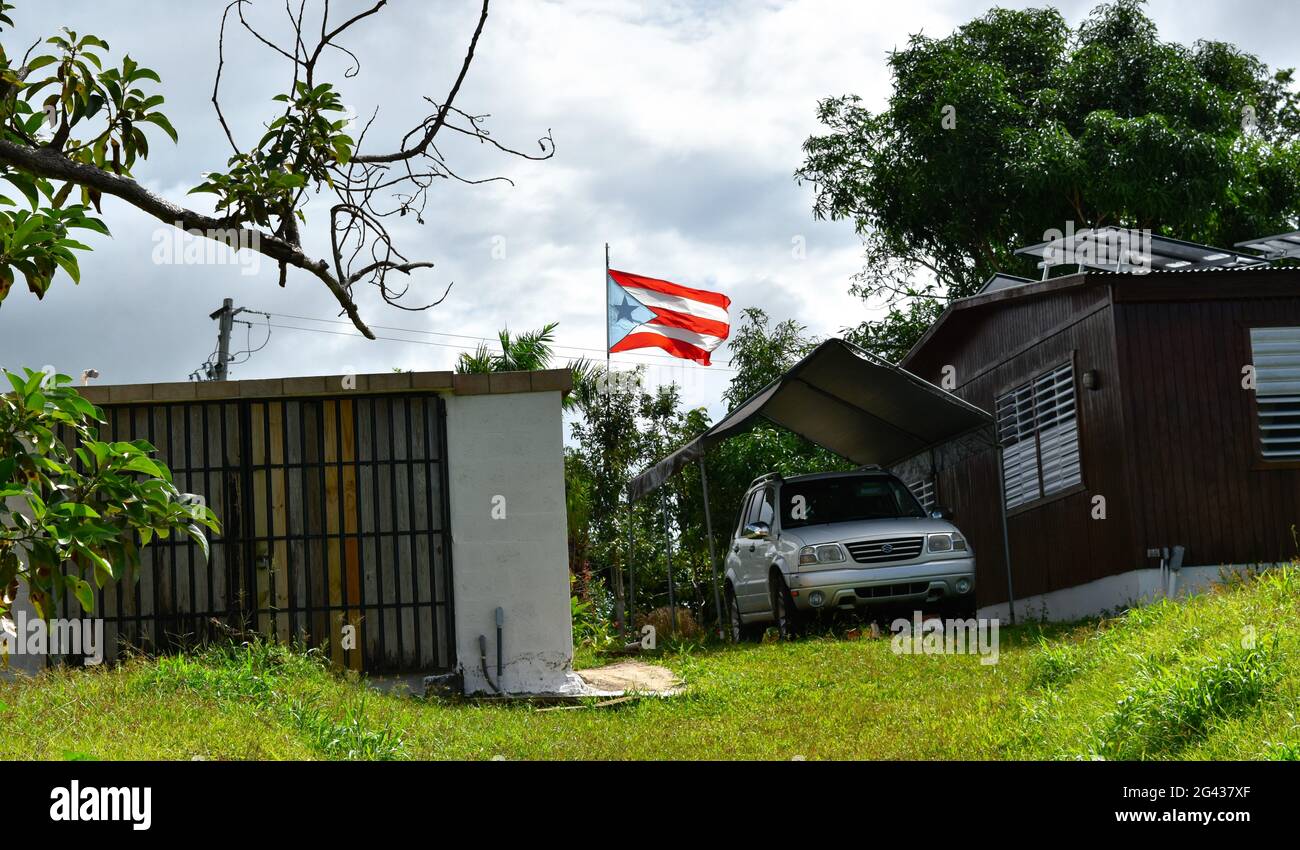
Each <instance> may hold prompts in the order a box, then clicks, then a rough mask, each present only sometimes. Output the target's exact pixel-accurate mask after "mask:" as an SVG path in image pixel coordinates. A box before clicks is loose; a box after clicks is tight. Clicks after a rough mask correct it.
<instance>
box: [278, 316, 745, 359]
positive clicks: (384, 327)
mask: <svg viewBox="0 0 1300 850" xmlns="http://www.w3.org/2000/svg"><path fill="white" fill-rule="evenodd" d="M264 315H270V316H274V317H277V318H281V319H296V320H298V321H303V322H321V323H324V324H331V325H347V326H349V327H351V326H352V323H351V322H348V321H343V320H341V319H317V318H315V317H313V316H294V315H291V314H289V313H269V314H264ZM276 327H289V326H288V325H276ZM371 327H372V328H377V329H379V330H386V331H398V332H400V333H409V334H425V335H427V336H443V337H449V338H452V339H468V340H473V341H475V342H487V343H491V344H494V345H495V344H498V341H497V340H495V339H493V338H491V337H485V336H472V335H469V334H454V333H447V332H446V331H426V330H419V329H416V328H399V327H394V326H392V325H371ZM295 330H302V331H315V330H318V329H316V328H302V327H299V328H295ZM321 332H322V333H335V334H337V335H339V336H361V334H357V333H340V332H338V331H323V330H322V331H321ZM376 339H384V340H391V341H395V342H418V341H417V340H407V339H401V338H399V337H376ZM419 344H428V345H440V346H442V347H444V348H459V349H460V350H461V351H469V350H471V349H466V348H463V347H459V346H454V345H450V344H447V343H419ZM554 347H555V348H563V349H567V350H569V351H586V352H591V353H594V354H604V353H605V350H604V349H603V348H587V347H584V346H580V345H565V344H563V343H555V344H554ZM624 353H625V354H628V355H631V356H635V357H649V358H653V359H655V360H663V361H666V362H665V363H664V364H662V365H672V366H677V367H681V368H699V369H704V368H707V369H710V370H712V371H715V372H735V371H737V370H736V369H729V368H726V367H724V366H707V367H705V366H696V367H691V366H686V365H685V364H684V363H683V362H682V360H681V358H678V357H669V356H666V355H662V354H638V353H636V352H631V351H629V352H624ZM614 362H616V363H623V364H627V365H634V366H651V365H661V364H651V363H642V362H639V361H635V360H615V361H614ZM726 362H727V363H728V364H729V363H730V362H731V361H729V360H728V361H726Z"/></svg>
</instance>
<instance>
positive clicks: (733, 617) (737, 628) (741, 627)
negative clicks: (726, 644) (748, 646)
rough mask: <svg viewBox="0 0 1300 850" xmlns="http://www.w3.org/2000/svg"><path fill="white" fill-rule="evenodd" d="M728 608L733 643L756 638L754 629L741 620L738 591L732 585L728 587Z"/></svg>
mask: <svg viewBox="0 0 1300 850" xmlns="http://www.w3.org/2000/svg"><path fill="white" fill-rule="evenodd" d="M724 601H725V604H726V606H727V632H728V634H729V637H730V638H731V642H732V643H740V642H741V641H746V640H750V639H751V638H752V637H753V636H754V627H753V626H752V625H747V624H746V623H745V622H744V621H743V620H741V619H740V606H739V605H738V604H737V603H736V590H735V588H733V587H732V586H731V585H730V584H728V585H727V594H726V597H725V600H724Z"/></svg>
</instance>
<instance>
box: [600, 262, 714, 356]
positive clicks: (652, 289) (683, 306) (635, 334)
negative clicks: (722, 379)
mask: <svg viewBox="0 0 1300 850" xmlns="http://www.w3.org/2000/svg"><path fill="white" fill-rule="evenodd" d="M606 284H607V286H608V287H609V301H608V303H609V350H610V351H611V352H616V351H631V350H632V349H634V348H662V349H663V350H664V351H667V352H668V353H669V354H671V355H673V356H674V357H681V358H683V359H685V360H694V361H695V362H696V363H700V364H702V365H704V366H708V365H709V353H710V352H711V351H713V349H715V348H717V347H718V346H719V345H721V344H722V341H723V340H725V339H726V338H727V334H729V333H730V332H731V321H730V319H729V317H728V316H727V308H728V307H730V306H731V299H730V298H728V297H727V296H725V295H723V294H722V293H721V292H709V291H708V290H707V289H691V288H690V287H688V286H682V285H680V284H676V283H669V282H668V281H666V280H657V279H656V278H653V277H642V276H641V275H639V274H630V273H628V272H620V271H615V270H614V269H610V270H609V277H608V280H607V282H606Z"/></svg>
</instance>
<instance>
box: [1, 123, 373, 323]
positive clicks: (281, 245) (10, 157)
mask: <svg viewBox="0 0 1300 850" xmlns="http://www.w3.org/2000/svg"><path fill="white" fill-rule="evenodd" d="M0 163H4V164H6V165H11V166H13V167H15V168H18V169H21V170H23V171H26V172H28V173H31V174H36V175H39V176H41V177H44V178H47V179H50V180H63V181H67V182H69V183H73V184H75V185H78V186H85V187H86V188H89V189H94V190H96V191H99V192H102V193H103V194H105V195H112V196H114V197H116V198H121V199H122V200H123V201H126V202H127V203H128V204H130V205H131V206H133V207H135V208H136V209H138V210H141V211H142V212H146V213H148V214H149V215H151V216H153V217H154V218H156V219H158V220H159V221H161V222H163V223H164V224H169V225H172V226H174V227H180V228H182V229H185V230H197V231H199V232H200V233H202V234H203V235H204V236H206V237H207V238H209V239H213V240H215V241H218V242H222V243H224V244H226V245H230V240H231V237H232V236H233V237H234V238H235V239H236V240H238V241H237V242H236V244H235V245H233V246H231V247H247V248H250V249H252V250H254V251H257V252H258V253H259V254H262V255H264V256H267V257H270V258H271V259H273V260H275V261H277V262H279V263H283V264H285V265H290V266H293V267H295V268H299V269H303V270H304V271H308V272H311V273H312V274H314V275H315V276H316V277H317V278H319V279H320V280H321V282H323V283H324V284H325V286H326V287H327V288H328V289H329V291H330V292H331V293H333V294H334V297H335V298H336V299H338V302H339V306H340V307H342V308H343V312H344V313H346V314H347V316H348V318H349V319H351V320H352V324H354V325H356V327H357V330H359V331H361V333H363V334H364V335H365V336H366V337H368V338H370V339H374V338H375V334H374V332H373V331H371V330H370V328H368V327H367V326H366V323H365V322H363V321H362V320H361V315H360V313H359V312H358V310H357V305H356V303H355V302H354V301H353V300H352V295H351V293H350V292H349V290H348V287H347V285H345V284H343V283H340V282H339V281H338V279H336V278H335V277H334V275H332V274H331V273H330V268H329V263H328V262H326V261H325V260H317V259H314V258H312V257H309V256H307V255H306V254H305V253H303V251H302V249H300V248H298V247H297V246H296V245H293V244H291V243H290V242H289V241H288V240H285V239H282V238H280V237H279V236H275V235H274V234H270V233H264V232H262V231H261V230H257V229H256V228H249V227H243V226H241V225H239V224H238V223H237V222H232V221H230V220H227V219H222V218H217V217H215V216H210V215H206V214H204V213H200V212H195V211H194V210H190V209H186V208H185V207H182V206H180V205H178V204H175V203H172V202H171V201H169V200H167V199H166V198H162V197H159V196H158V195H155V194H153V193H152V192H150V191H149V190H148V189H146V188H144V187H143V186H141V185H140V184H139V183H137V182H135V181H134V180H132V179H131V178H129V177H121V176H119V175H117V174H113V173H111V172H108V171H103V170H101V169H99V168H95V167H94V166H90V165H83V164H82V163H79V162H73V161H72V160H70V159H68V158H67V157H65V156H63V155H62V154H61V153H59V152H57V151H53V150H49V149H45V148H30V147H26V146H24V145H18V144H14V143H13V142H9V141H6V140H4V139H0ZM349 283H350V282H349Z"/></svg>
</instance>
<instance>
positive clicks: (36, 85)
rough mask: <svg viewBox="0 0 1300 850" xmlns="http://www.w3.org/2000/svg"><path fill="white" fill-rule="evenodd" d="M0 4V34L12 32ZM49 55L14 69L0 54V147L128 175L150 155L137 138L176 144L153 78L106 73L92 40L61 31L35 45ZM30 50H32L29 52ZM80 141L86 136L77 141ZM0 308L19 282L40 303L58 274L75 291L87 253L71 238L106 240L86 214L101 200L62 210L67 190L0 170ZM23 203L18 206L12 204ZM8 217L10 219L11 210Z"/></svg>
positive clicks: (129, 64) (121, 70) (86, 197)
mask: <svg viewBox="0 0 1300 850" xmlns="http://www.w3.org/2000/svg"><path fill="white" fill-rule="evenodd" d="M12 8H13V6H12V4H9V3H3V2H0V30H2V29H3V28H4V27H6V26H7V27H12V25H13V23H12V20H11V19H10V18H9V17H8V15H7V14H6V13H7V12H8V11H10V10H11V9H12ZM41 47H42V48H43V49H44V50H45V51H46V52H38V53H37V54H36V55H34V56H33V55H31V51H30V50H29V51H28V55H27V56H26V57H25V58H23V59H21V60H19V59H16V58H13V57H11V56H10V55H9V54H8V53H7V52H6V51H5V48H4V46H3V45H0V139H3V140H4V141H6V142H10V143H13V144H17V145H23V146H27V147H31V148H43V149H49V150H53V151H56V152H59V153H61V154H62V155H63V156H65V157H67V158H68V159H70V160H72V161H73V162H75V163H79V164H82V165H88V166H93V167H95V168H99V169H103V170H107V171H111V172H112V173H114V174H120V175H130V173H131V167H132V166H133V165H134V164H135V163H136V161H137V160H140V159H144V158H146V157H148V155H149V140H148V138H147V137H146V135H145V132H144V128H145V127H146V126H148V125H152V126H154V127H156V128H159V129H161V130H162V131H163V132H164V133H165V134H166V135H167V136H169V137H170V138H171V140H172V141H173V142H174V141H176V138H177V137H176V130H175V128H173V127H172V125H171V122H170V121H169V120H168V119H167V116H166V115H164V114H163V113H162V112H160V111H159V110H158V107H159V106H161V105H162V103H163V97H162V95H158V94H150V93H148V92H146V91H145V90H144V89H143V88H142V85H143V84H144V83H145V82H154V83H157V82H159V79H158V75H157V74H156V73H154V72H153V71H151V70H150V69H148V68H144V67H141V66H140V65H139V64H138V63H137V62H136V61H135V60H133V59H132V58H131V57H130V56H126V57H123V59H122V62H121V64H120V65H118V66H112V65H107V67H106V64H107V60H106V58H105V56H104V53H105V52H107V51H108V50H109V46H108V44H107V43H106V42H105V41H104V40H103V39H100V38H98V37H97V36H94V35H90V34H86V35H79V34H77V33H75V32H73V31H71V30H67V29H65V30H63V32H62V34H61V35H55V36H51V37H50V38H48V39H45V40H44V42H42V43H41ZM33 49H35V48H33ZM83 131H84V133H83ZM0 181H2V182H3V183H7V184H8V186H9V187H11V189H10V191H8V192H6V191H4V187H3V186H0V302H3V301H4V299H5V297H6V296H7V295H8V294H9V290H10V289H11V288H12V286H13V283H14V279H15V273H16V272H17V273H21V274H22V275H23V277H24V279H25V280H26V282H27V288H28V289H29V290H30V291H31V292H32V293H33V294H34V295H36V297H37V298H42V297H44V295H45V293H46V291H48V290H49V287H50V284H51V282H52V280H53V278H54V275H55V274H56V273H57V272H58V271H59V270H60V269H62V270H63V271H64V272H65V273H66V274H67V275H68V277H70V278H72V281H73V283H78V282H80V279H81V273H80V269H79V266H78V261H77V254H76V252H79V251H89V250H90V248H89V246H87V245H85V244H83V243H82V242H80V241H78V240H77V239H75V238H73V236H72V235H71V234H72V231H73V230H74V229H78V228H80V229H86V230H94V231H96V232H98V233H103V234H105V235H107V234H108V228H107V227H106V226H105V225H104V223H103V222H102V221H100V220H99V219H98V218H95V217H94V216H92V215H91V214H90V210H91V207H94V209H95V210H98V209H99V203H100V193H99V192H98V191H97V190H95V189H91V188H88V187H84V186H83V187H80V188H79V189H78V197H79V203H69V199H70V196H71V193H72V190H73V188H74V186H73V184H72V183H66V182H65V183H59V182H58V181H51V180H47V179H44V178H41V177H37V176H35V175H33V174H30V173H27V172H25V171H23V170H21V169H19V168H16V167H13V166H10V165H0ZM19 197H21V199H22V200H23V201H25V202H26V206H27V209H21V208H18V207H20V206H21V204H20V202H19V200H18V198H19ZM11 208H14V209H11Z"/></svg>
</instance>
